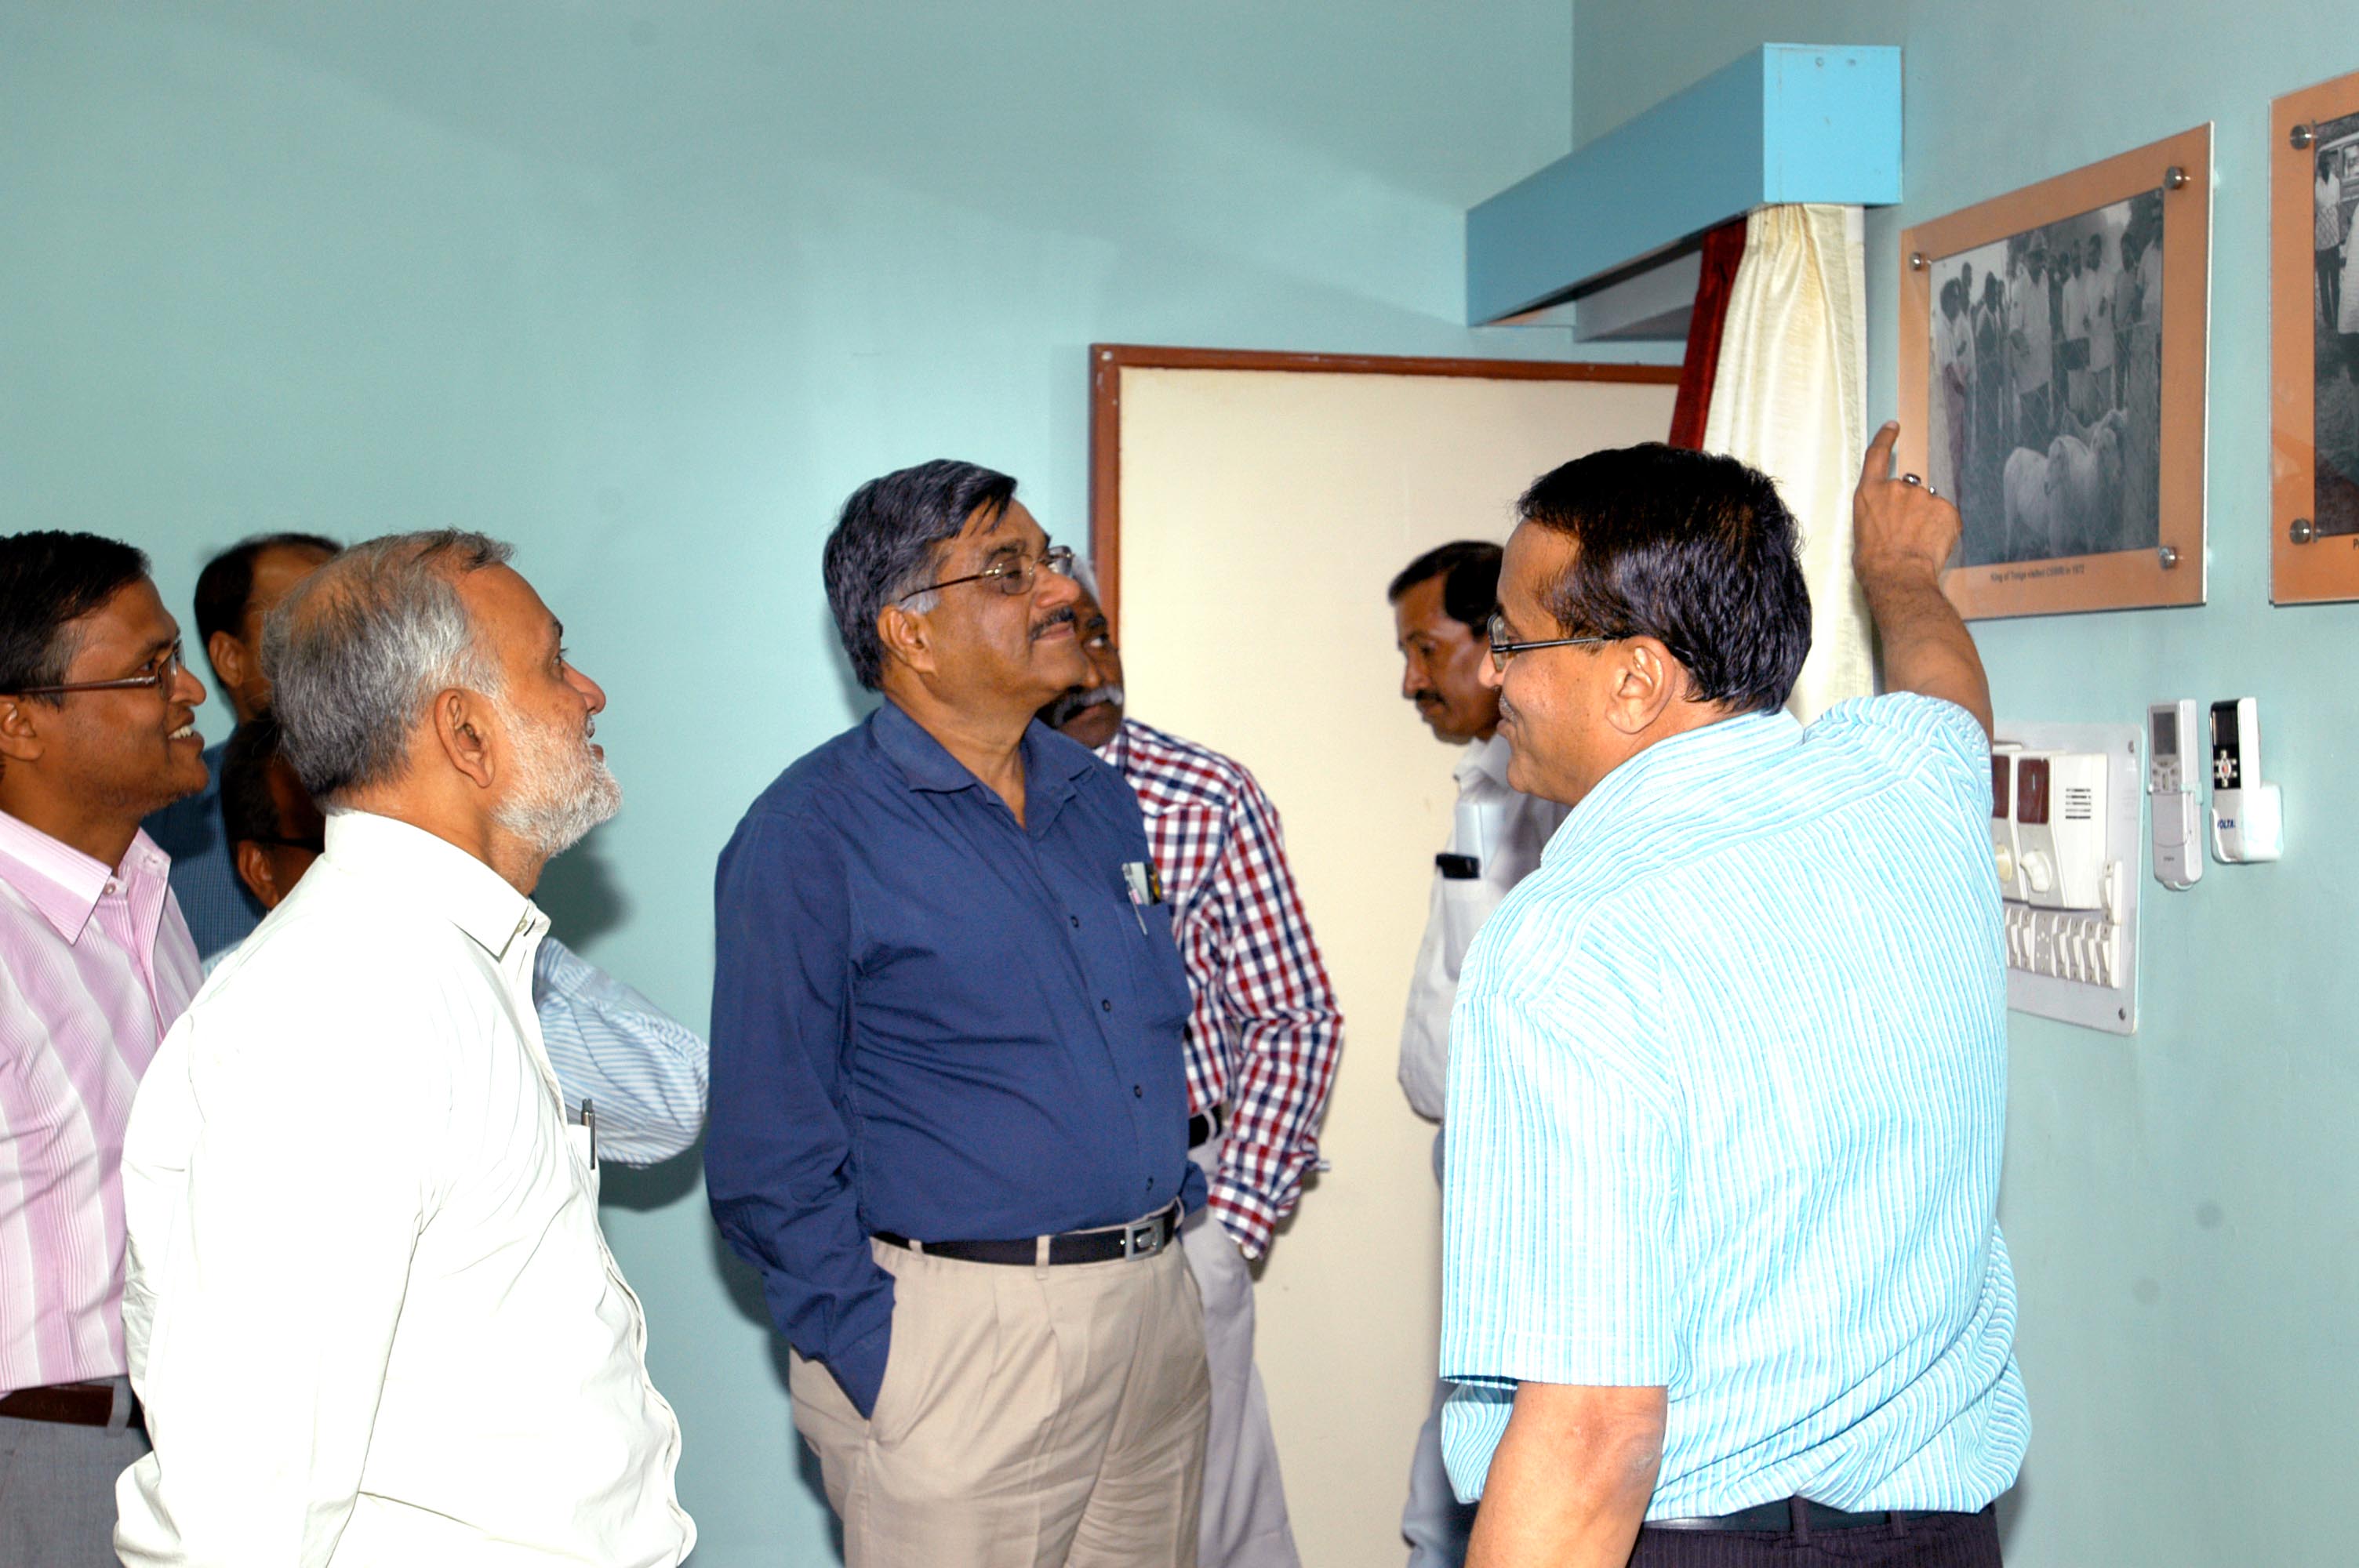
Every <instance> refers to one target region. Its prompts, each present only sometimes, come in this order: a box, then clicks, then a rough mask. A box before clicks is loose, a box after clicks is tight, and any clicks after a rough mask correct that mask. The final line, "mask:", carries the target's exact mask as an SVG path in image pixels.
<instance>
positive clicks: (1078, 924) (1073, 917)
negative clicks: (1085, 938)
mask: <svg viewBox="0 0 2359 1568" xmlns="http://www.w3.org/2000/svg"><path fill="white" fill-rule="evenodd" d="M1065 918H1066V919H1068V920H1070V921H1071V922H1072V923H1073V929H1074V930H1076V931H1079V930H1080V929H1081V928H1082V917H1081V916H1080V915H1078V914H1069V915H1067V916H1065Z"/></svg>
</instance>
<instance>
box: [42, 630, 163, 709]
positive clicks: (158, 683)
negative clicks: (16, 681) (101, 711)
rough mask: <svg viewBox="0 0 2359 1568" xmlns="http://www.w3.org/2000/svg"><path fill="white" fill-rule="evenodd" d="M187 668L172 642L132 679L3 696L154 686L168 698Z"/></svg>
mask: <svg viewBox="0 0 2359 1568" xmlns="http://www.w3.org/2000/svg"><path fill="white" fill-rule="evenodd" d="M188 667H189V666H188V664H187V662H186V661H185V660H183V659H182V658H181V657H180V644H179V640H178V639H175V640H174V641H173V643H172V645H171V646H170V647H168V648H167V649H165V650H164V651H163V652H162V653H160V654H157V655H156V662H155V664H154V665H152V666H150V667H149V668H147V669H145V670H142V671H140V672H139V673H138V674H137V675H136V676H121V677H119V678H118V679H115V680H78V681H69V682H67V683H66V684H65V685H63V686H26V687H17V688H16V690H15V691H13V692H10V693H8V694H7V695H9V696H10V697H65V696H67V695H69V694H71V693H72V692H77V691H136V690H138V689H139V688H140V687H143V686H147V687H155V688H156V689H157V690H158V691H159V692H163V693H166V694H167V695H168V694H169V693H170V691H171V689H172V683H173V682H174V681H177V680H179V678H180V672H181V671H182V670H184V669H187V668H188Z"/></svg>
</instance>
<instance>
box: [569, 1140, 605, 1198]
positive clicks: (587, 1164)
mask: <svg viewBox="0 0 2359 1568" xmlns="http://www.w3.org/2000/svg"><path fill="white" fill-rule="evenodd" d="M565 1143H566V1147H567V1149H568V1150H569V1151H570V1152H571V1153H572V1156H573V1168H574V1172H575V1173H576V1174H578V1175H579V1176H581V1178H582V1182H583V1184H585V1186H586V1187H587V1188H588V1190H589V1193H590V1201H591V1202H592V1204H595V1203H596V1202H597V1201H598V1162H597V1158H596V1155H597V1141H596V1137H595V1132H594V1130H593V1129H592V1128H588V1127H584V1126H582V1125H581V1124H580V1123H578V1122H570V1121H569V1122H567V1123H566V1125H565Z"/></svg>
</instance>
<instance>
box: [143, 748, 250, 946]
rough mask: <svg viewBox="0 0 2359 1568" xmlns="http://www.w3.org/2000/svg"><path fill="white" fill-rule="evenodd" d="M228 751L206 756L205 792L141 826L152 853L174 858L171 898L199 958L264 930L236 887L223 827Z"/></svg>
mask: <svg viewBox="0 0 2359 1568" xmlns="http://www.w3.org/2000/svg"><path fill="white" fill-rule="evenodd" d="M228 750H229V742H228V741H223V742H221V743H220V744H219V745H217V746H214V747H212V748H211V749H210V750H208V751H207V752H205V787H204V788H203V789H201V790H200V791H199V792H198V793H196V794H195V795H190V796H189V798H188V799H186V800H179V801H174V802H173V803H172V804H171V805H169V806H166V807H165V808H164V809H163V810H161V811H159V812H157V813H156V814H155V815H154V816H150V817H148V818H147V821H145V822H143V823H141V824H140V826H141V827H145V828H146V829H147V837H148V838H153V839H154V840H156V847H157V848H158V849H161V850H163V851H164V853H166V854H167V855H169V856H171V857H172V870H171V872H170V876H171V881H172V896H173V897H174V898H175V899H177V900H179V904H180V917H181V918H182V919H184V920H186V921H187V922H188V923H189V935H190V936H193V937H195V938H196V942H197V957H200V958H210V957H212V956H213V955H214V954H216V953H218V952H221V951H222V950H223V948H226V947H234V946H237V945H238V944H239V943H241V942H243V941H245V939H246V938H247V937H248V936H251V935H254V928H255V926H257V925H261V924H262V914H263V909H262V903H261V901H260V900H259V899H256V898H255V896H254V894H252V893H250V892H247V891H246V888H245V883H244V882H242V881H238V879H237V862H236V860H235V859H234V858H233V857H232V856H231V854H230V846H229V833H228V830H227V829H226V828H225V827H223V825H222V814H221V770H222V753H223V752H226V751H228Z"/></svg>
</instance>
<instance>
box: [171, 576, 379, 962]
mask: <svg viewBox="0 0 2359 1568" xmlns="http://www.w3.org/2000/svg"><path fill="white" fill-rule="evenodd" d="M340 548H342V546H339V545H338V544H337V543H336V542H335V541H334V540H333V539H326V538H322V537H321V536H320V535H317V534H256V535H253V536H252V537H250V538H245V539H240V540H239V541H238V542H237V543H236V544H234V545H232V546H230V547H229V548H228V549H226V550H223V552H222V553H221V554H220V555H218V556H215V557H213V558H212V560H210V561H207V562H206V563H205V569H204V570H203V571H201V572H199V573H198V574H197V639H198V641H199V642H201V643H203V644H204V650H205V662H206V663H207V664H209V665H212V671H213V682H214V684H215V685H216V686H218V687H220V689H221V694H222V700H223V702H226V703H228V704H229V708H230V711H231V712H232V713H234V714H235V715H236V716H237V721H238V723H240V724H245V723H247V722H250V721H251V720H252V719H253V718H254V716H255V714H257V713H260V712H261V711H262V710H263V709H264V708H267V707H268V706H270V682H269V680H268V679H267V678H266V676H264V675H263V673H262V622H263V619H264V618H265V617H266V616H267V615H268V614H269V613H270V611H271V610H272V608H273V607H275V606H276V605H277V603H278V601H279V600H281V599H284V598H286V597H287V592H288V589H291V588H293V587H294V586H295V585H296V584H297V583H299V582H301V581H302V580H303V579H305V578H307V577H310V575H311V574H312V573H313V572H315V571H317V570H319V569H320V567H321V563H322V562H324V561H325V560H327V558H328V557H330V556H332V555H334V554H335V553H336V552H337V550H339V549H340ZM228 745H229V741H227V740H226V739H224V740H223V741H221V742H220V743H219V744H218V745H215V746H213V747H212V749H211V750H209V751H207V752H205V787H204V788H203V790H201V792H199V793H198V794H196V795H190V797H189V798H188V799H186V800H183V801H179V802H177V803H175V804H173V805H171V806H166V807H165V808H164V809H163V810H161V811H159V812H158V813H156V815H154V816H150V817H149V818H148V819H147V822H146V823H144V824H143V825H142V826H144V827H146V828H147V837H149V838H153V839H154V840H156V845H157V848H158V849H162V850H163V851H164V853H166V854H167V855H169V856H171V857H172V872H171V876H172V896H173V897H174V898H176V899H178V900H179V903H180V914H182V916H184V917H185V918H186V919H187V920H188V923H189V935H190V936H193V937H194V938H196V943H197V957H200V958H207V959H210V958H213V957H219V956H220V955H221V954H223V953H226V952H228V951H229V950H230V949H231V948H232V947H234V946H237V945H238V944H239V943H241V942H243V941H245V939H246V937H247V936H248V935H251V934H252V932H253V930H254V928H255V926H256V925H259V924H261V921H262V905H261V903H259V902H257V901H256V900H255V896H254V895H253V893H251V892H248V891H247V890H246V888H245V885H244V884H243V883H241V882H240V881H238V876H237V868H236V867H235V866H234V865H233V864H232V863H231V857H230V846H229V840H228V839H227V838H224V837H223V834H222V816H221V777H222V754H223V752H224V751H225V750H226V749H227V747H228Z"/></svg>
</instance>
